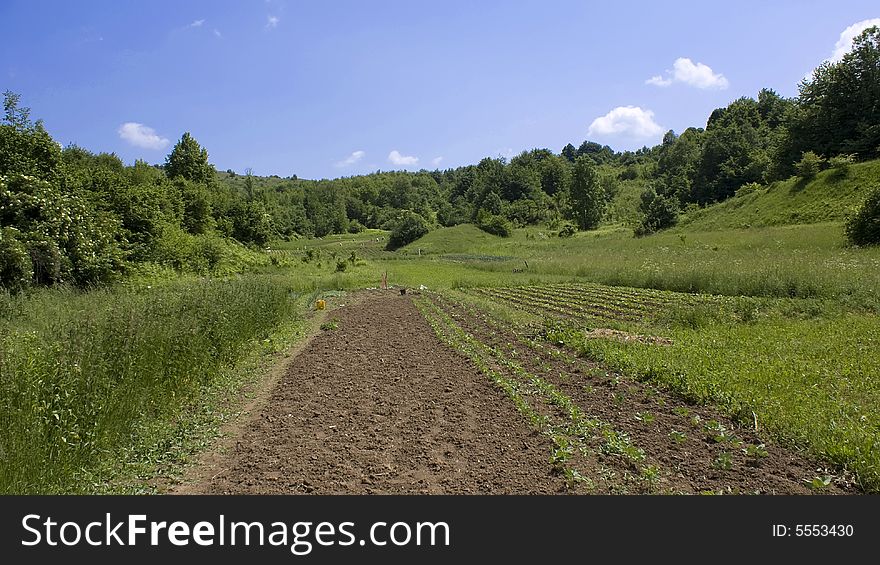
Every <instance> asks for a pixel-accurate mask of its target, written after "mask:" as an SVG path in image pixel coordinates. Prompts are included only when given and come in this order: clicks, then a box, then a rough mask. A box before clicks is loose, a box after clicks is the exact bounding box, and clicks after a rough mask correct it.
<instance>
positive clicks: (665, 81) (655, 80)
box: [645, 75, 672, 86]
mask: <svg viewBox="0 0 880 565" xmlns="http://www.w3.org/2000/svg"><path fill="white" fill-rule="evenodd" d="M645 84H653V85H655V86H669V85H670V84H672V79H671V78H663V77H662V76H660V75H657V76H655V77H651V78H649V79H648V80H646V81H645Z"/></svg>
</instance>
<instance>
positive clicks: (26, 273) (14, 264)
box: [0, 228, 34, 292]
mask: <svg viewBox="0 0 880 565" xmlns="http://www.w3.org/2000/svg"><path fill="white" fill-rule="evenodd" d="M17 233H18V232H17V230H15V229H13V228H3V230H2V231H0V286H2V287H4V288H6V289H8V290H9V291H11V292H18V291H20V290H23V289H25V288H26V287H27V286H28V285H30V283H31V279H32V278H33V274H34V271H33V265H32V264H31V257H30V254H29V253H28V250H27V248H26V247H25V246H24V244H23V243H21V242H20V241H18V238H17V237H16V235H17Z"/></svg>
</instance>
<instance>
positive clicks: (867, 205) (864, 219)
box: [846, 186, 880, 245]
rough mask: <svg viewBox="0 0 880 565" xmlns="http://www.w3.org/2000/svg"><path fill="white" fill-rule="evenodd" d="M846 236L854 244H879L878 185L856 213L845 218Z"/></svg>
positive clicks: (879, 191)
mask: <svg viewBox="0 0 880 565" xmlns="http://www.w3.org/2000/svg"><path fill="white" fill-rule="evenodd" d="M846 237H847V239H848V240H849V241H850V243H852V244H854V245H878V244H880V186H877V187H875V188H874V189H873V190H871V192H870V193H869V194H868V198H866V199H865V202H864V203H863V204H862V207H861V208H860V209H859V211H858V212H857V213H856V215H855V216H852V217H851V218H849V220H847V222H846Z"/></svg>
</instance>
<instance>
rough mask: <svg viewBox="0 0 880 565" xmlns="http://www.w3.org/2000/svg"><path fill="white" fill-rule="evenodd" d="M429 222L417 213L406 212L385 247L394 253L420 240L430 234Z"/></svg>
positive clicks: (393, 228) (394, 227)
mask: <svg viewBox="0 0 880 565" xmlns="http://www.w3.org/2000/svg"><path fill="white" fill-rule="evenodd" d="M428 231H429V229H428V222H426V221H425V219H424V218H423V217H421V216H419V215H418V214H416V213H415V212H405V213H404V215H403V216H402V217H400V218H399V219H398V220H397V221H396V222H394V225H393V227H392V229H391V236H390V237H389V238H388V244H387V245H386V246H385V248H386V249H388V250H389V251H394V250H395V249H398V248H400V247H403V246H404V245H406V244H408V243H412V242H413V241H415V240H417V239H419V238H420V237H422V236H423V235H425V234H426V233H428Z"/></svg>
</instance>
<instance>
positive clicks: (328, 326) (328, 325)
mask: <svg viewBox="0 0 880 565" xmlns="http://www.w3.org/2000/svg"><path fill="white" fill-rule="evenodd" d="M338 327H339V320H337V319H336V318H333V319H332V320H329V321H327V322H324V323H323V324H321V329H322V330H324V331H325V332H328V331H332V330H335V329H336V328H338Z"/></svg>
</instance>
